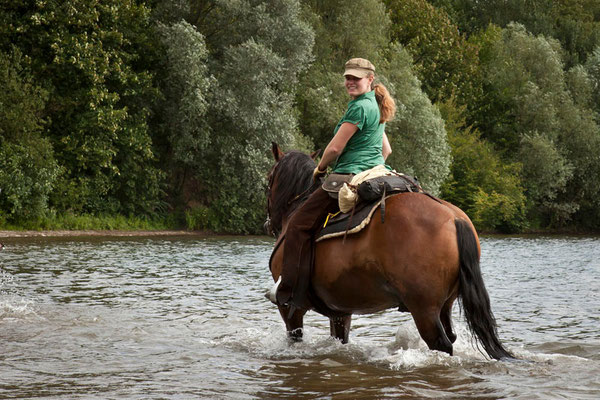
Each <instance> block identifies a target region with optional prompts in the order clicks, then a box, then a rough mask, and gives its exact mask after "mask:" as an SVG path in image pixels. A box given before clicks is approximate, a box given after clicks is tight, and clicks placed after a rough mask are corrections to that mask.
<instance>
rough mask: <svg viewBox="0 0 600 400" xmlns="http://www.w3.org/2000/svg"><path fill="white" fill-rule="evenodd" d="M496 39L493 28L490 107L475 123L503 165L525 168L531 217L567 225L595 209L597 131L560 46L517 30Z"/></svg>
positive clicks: (488, 62) (485, 61) (488, 57)
mask: <svg viewBox="0 0 600 400" xmlns="http://www.w3.org/2000/svg"><path fill="white" fill-rule="evenodd" d="M490 32H491V33H490ZM494 32H496V33H494ZM497 33H498V31H497V30H496V28H493V27H490V28H489V29H488V33H485V34H484V35H482V38H483V39H482V40H481V41H480V43H482V52H481V54H482V66H483V68H484V71H485V76H486V77H487V80H486V82H485V85H486V86H485V87H486V94H487V98H486V100H487V102H488V104H492V105H493V106H492V107H491V108H489V109H488V110H487V111H488V113H487V114H485V115H481V116H480V117H479V118H478V120H479V121H482V125H481V131H482V132H484V134H485V136H484V137H485V138H487V139H489V140H490V141H492V142H493V143H494V144H495V145H496V146H497V148H499V149H501V153H502V154H503V156H504V159H505V160H508V161H511V160H512V161H516V160H519V161H520V162H522V164H523V170H522V171H523V172H522V176H523V185H524V186H525V188H526V190H527V197H528V200H529V205H530V209H529V211H530V217H532V218H535V219H536V220H537V223H538V224H541V225H555V226H557V225H564V224H566V223H569V222H570V221H571V220H572V219H573V218H574V217H576V216H575V213H576V212H579V211H580V206H581V205H582V204H588V205H587V206H586V207H585V208H586V209H589V208H590V207H592V206H591V204H597V200H596V199H597V194H598V193H600V192H598V185H597V182H596V180H595V179H594V178H592V177H593V176H596V171H598V172H600V170H599V168H600V160H598V158H597V157H595V156H592V154H597V153H596V152H597V151H600V147H599V143H600V128H599V127H598V125H597V124H596V122H595V121H594V114H593V113H592V112H591V111H590V109H589V106H587V105H583V106H582V105H578V104H577V103H576V102H575V101H574V100H573V98H572V96H571V92H570V89H569V87H568V86H567V81H568V79H567V78H568V76H571V77H572V78H573V77H574V75H568V74H566V73H565V71H564V64H563V62H562V59H561V54H562V53H561V46H560V43H558V42H557V41H555V40H553V39H551V38H546V37H544V36H534V35H532V34H530V33H529V32H527V30H526V29H525V28H524V27H523V26H522V25H518V24H510V25H509V26H508V27H507V28H506V29H504V30H502V31H501V32H500V34H499V35H498V34H497ZM580 72H581V71H580ZM575 88H576V86H572V87H571V90H575ZM481 109H482V110H483V107H482V108H481ZM486 118H487V119H486Z"/></svg>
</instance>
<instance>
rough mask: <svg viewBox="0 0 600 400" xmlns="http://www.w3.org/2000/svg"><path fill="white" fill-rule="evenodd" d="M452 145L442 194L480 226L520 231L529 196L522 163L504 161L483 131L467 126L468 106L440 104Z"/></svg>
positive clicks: (451, 100) (523, 223)
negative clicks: (450, 159) (447, 177)
mask: <svg viewBox="0 0 600 400" xmlns="http://www.w3.org/2000/svg"><path fill="white" fill-rule="evenodd" d="M440 108H441V112H442V115H443V117H444V121H445V123H446V131H447V132H448V141H449V143H450V146H451V148H452V165H451V168H450V177H449V179H448V180H446V181H445V182H444V184H443V186H442V190H441V196H442V198H444V199H445V200H448V201H450V202H451V203H453V204H455V205H457V206H458V207H460V208H462V209H463V210H464V211H465V212H466V213H467V214H468V215H469V216H470V217H471V219H472V220H473V222H474V224H475V226H476V227H477V229H480V230H484V231H502V232H507V233H508V232H519V231H520V230H522V229H523V228H524V227H525V225H526V222H525V215H526V198H525V194H524V188H523V187H522V185H521V179H520V174H521V164H520V163H518V162H513V163H507V162H504V161H502V160H501V158H500V157H499V156H498V154H497V153H496V152H495V151H494V148H493V147H492V146H491V145H490V144H489V143H487V142H486V141H485V140H483V139H482V138H481V136H480V133H479V132H478V131H477V130H474V129H472V127H469V126H467V124H466V119H465V114H466V107H465V106H457V105H456V104H455V102H454V101H453V99H449V100H447V101H445V102H444V103H442V104H440Z"/></svg>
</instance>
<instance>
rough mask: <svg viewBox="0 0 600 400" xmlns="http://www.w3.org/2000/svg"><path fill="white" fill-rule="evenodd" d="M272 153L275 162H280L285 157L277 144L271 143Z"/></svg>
mask: <svg viewBox="0 0 600 400" xmlns="http://www.w3.org/2000/svg"><path fill="white" fill-rule="evenodd" d="M271 151H272V152H273V157H274V158H275V161H279V159H280V158H281V157H283V151H281V149H280V148H279V145H278V144H277V143H275V142H271Z"/></svg>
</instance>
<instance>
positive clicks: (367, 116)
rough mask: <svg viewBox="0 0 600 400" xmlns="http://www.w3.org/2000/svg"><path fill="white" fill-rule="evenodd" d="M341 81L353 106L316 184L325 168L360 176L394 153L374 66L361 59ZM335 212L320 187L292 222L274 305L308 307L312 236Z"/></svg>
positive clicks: (384, 94) (388, 109)
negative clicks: (374, 83)
mask: <svg viewBox="0 0 600 400" xmlns="http://www.w3.org/2000/svg"><path fill="white" fill-rule="evenodd" d="M344 78H345V86H346V91H347V92H348V94H349V95H350V97H351V98H352V101H350V103H348V109H347V110H346V113H345V114H344V115H343V117H342V119H341V120H340V122H339V123H338V124H337V126H336V128H335V130H334V136H333V139H331V141H330V142H329V144H328V145H327V147H326V148H325V151H324V152H323V156H322V158H321V160H320V162H319V163H318V164H317V167H316V168H315V170H314V172H313V179H314V180H315V181H316V180H317V179H319V178H320V177H321V176H323V175H325V173H326V172H327V167H328V166H329V165H333V167H332V172H335V173H338V174H358V173H360V172H363V171H366V170H368V169H370V168H373V167H375V166H377V165H382V164H384V163H385V159H386V158H387V157H388V156H389V155H390V153H391V152H392V149H391V147H390V143H389V141H388V138H387V136H386V134H385V123H386V121H389V120H391V119H392V118H393V116H394V113H395V111H396V105H395V103H394V100H393V99H392V97H391V96H390V94H389V93H388V91H387V89H386V88H385V87H384V86H383V85H381V84H376V85H373V80H374V79H375V67H374V66H373V64H371V62H370V61H368V60H365V59H364V58H353V59H351V60H349V61H348V62H346V64H345V71H344ZM337 207H338V205H337V200H335V199H333V198H331V197H330V196H329V194H328V193H327V192H326V191H325V190H323V188H321V187H319V188H318V189H317V190H316V191H314V192H313V193H312V194H311V195H310V197H309V198H308V199H307V200H306V202H304V204H302V206H301V207H300V208H299V209H298V210H297V211H296V213H295V214H294V215H293V217H292V218H291V219H290V221H289V223H288V226H287V230H286V233H285V242H284V245H283V246H284V249H283V268H282V272H281V276H280V277H279V280H278V281H277V283H276V284H275V286H274V287H273V289H271V292H270V294H269V296H268V297H269V299H270V300H271V301H273V302H274V303H275V304H278V305H292V306H294V307H297V308H308V305H307V304H306V291H307V289H308V284H309V281H310V276H309V275H310V267H311V263H312V252H313V246H314V235H315V234H316V233H317V231H318V229H319V227H320V226H321V224H322V223H323V220H324V218H325V217H326V216H327V214H328V213H333V212H336V211H337Z"/></svg>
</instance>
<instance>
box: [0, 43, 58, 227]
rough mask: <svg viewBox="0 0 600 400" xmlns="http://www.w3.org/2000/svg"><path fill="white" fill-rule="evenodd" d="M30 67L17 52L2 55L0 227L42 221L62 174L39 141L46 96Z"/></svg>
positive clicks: (46, 145)
mask: <svg viewBox="0 0 600 400" xmlns="http://www.w3.org/2000/svg"><path fill="white" fill-rule="evenodd" d="M29 64H30V59H28V58H27V57H24V56H23V54H22V53H21V52H20V51H19V49H17V48H14V47H13V48H12V49H11V50H10V53H4V52H0V87H2V90H1V91H0V222H2V221H3V220H9V221H19V220H26V219H35V218H40V217H43V216H44V215H45V213H46V212H47V209H48V194H49V193H50V192H51V190H52V189H53V187H54V184H55V182H56V178H57V176H58V174H59V171H60V169H59V167H58V165H57V163H56V161H55V160H54V151H53V149H52V145H51V144H50V142H49V141H48V140H47V139H46V138H44V137H43V136H42V129H43V126H44V124H45V123H46V121H45V120H44V119H43V118H42V117H41V115H42V110H43V108H44V106H45V102H46V101H47V92H46V91H45V90H44V89H42V88H41V87H39V86H37V85H36V84H35V83H34V80H33V78H32V76H31V72H30V70H29V67H30V65H29Z"/></svg>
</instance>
